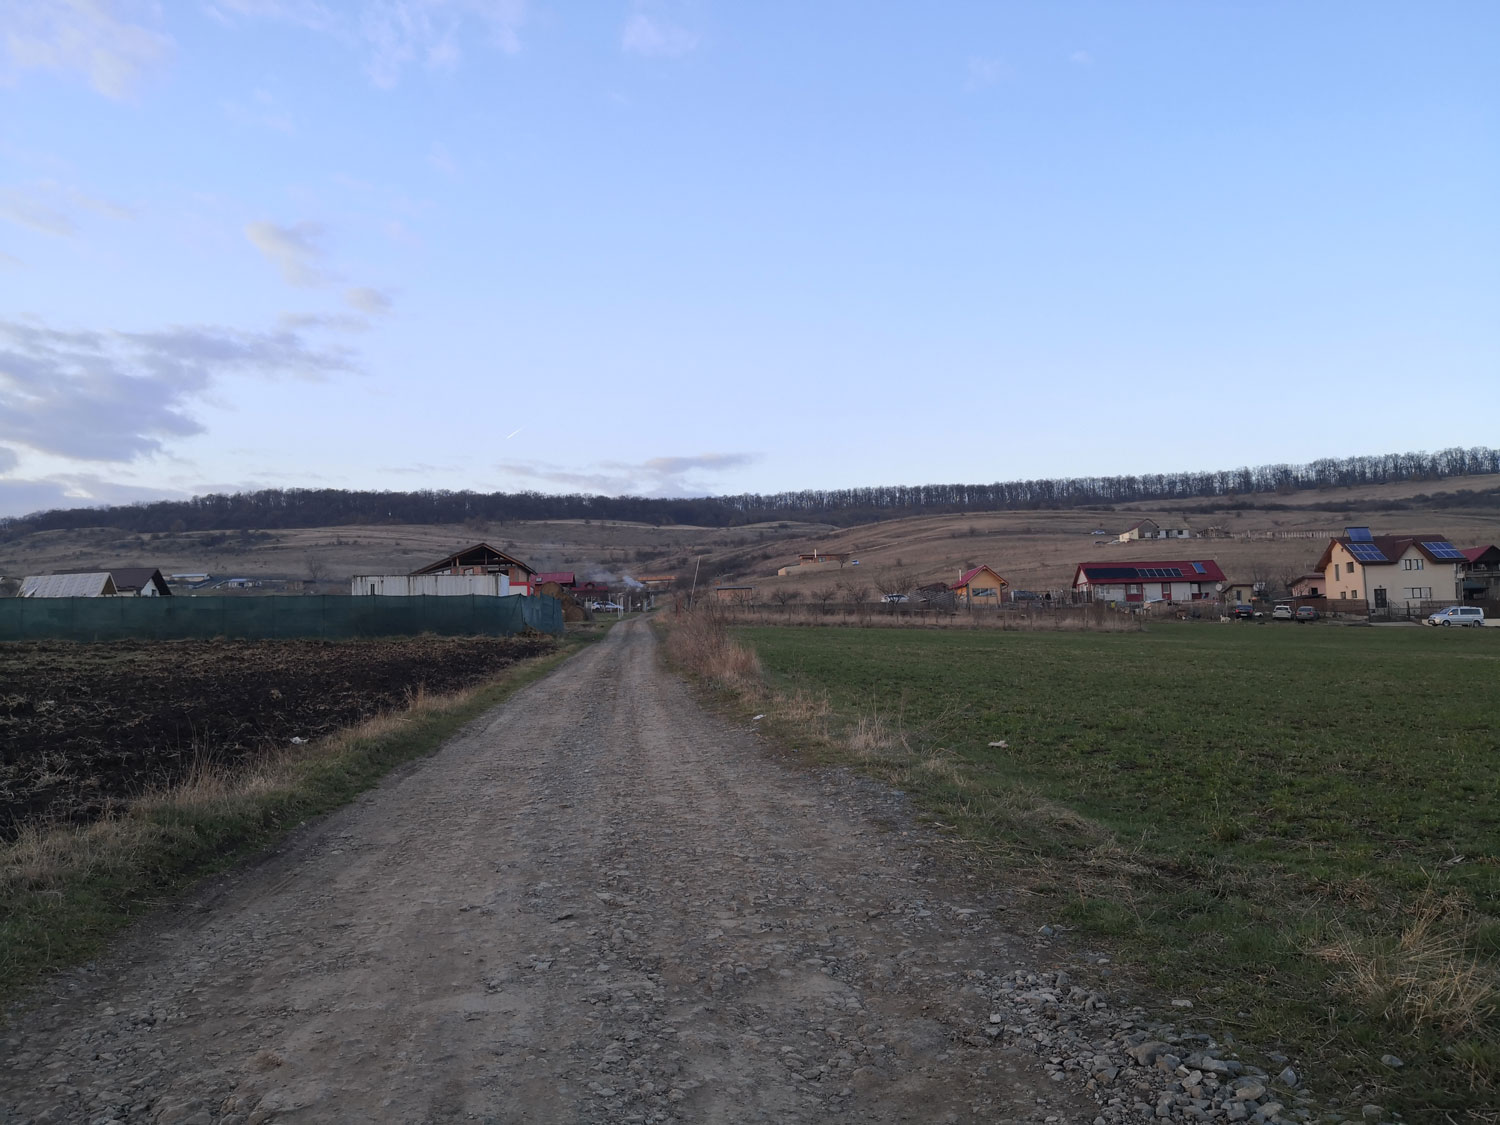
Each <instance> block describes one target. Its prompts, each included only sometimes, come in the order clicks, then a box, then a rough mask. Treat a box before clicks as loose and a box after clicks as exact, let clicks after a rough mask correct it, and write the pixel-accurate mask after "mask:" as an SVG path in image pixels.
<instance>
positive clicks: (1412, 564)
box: [1401, 559, 1425, 570]
mask: <svg viewBox="0 0 1500 1125" xmlns="http://www.w3.org/2000/svg"><path fill="white" fill-rule="evenodd" d="M1401 568H1402V569H1403V570H1423V569H1425V566H1424V560H1422V559H1402V560H1401Z"/></svg>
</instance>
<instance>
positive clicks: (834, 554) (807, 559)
mask: <svg viewBox="0 0 1500 1125" xmlns="http://www.w3.org/2000/svg"><path fill="white" fill-rule="evenodd" d="M848 562H849V552H848V551H808V552H805V553H804V554H800V555H798V556H797V561H796V562H794V563H789V564H788V565H786V566H784V567H782V568H781V569H779V570H778V571H777V572H776V574H777V576H778V577H781V578H785V577H786V576H787V575H788V574H792V573H795V572H811V571H815V570H841V569H843V567H844V564H846V563H848ZM854 565H855V566H858V565H859V563H857V562H856V563H854Z"/></svg>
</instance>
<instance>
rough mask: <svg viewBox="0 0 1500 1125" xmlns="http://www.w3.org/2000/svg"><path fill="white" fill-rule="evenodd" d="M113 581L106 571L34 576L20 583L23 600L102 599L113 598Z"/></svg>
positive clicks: (20, 595) (114, 591)
mask: <svg viewBox="0 0 1500 1125" xmlns="http://www.w3.org/2000/svg"><path fill="white" fill-rule="evenodd" d="M116 592H117V591H116V590H115V582H114V579H113V578H111V577H110V576H109V572H108V571H107V570H99V571H93V572H90V573H88V574H34V575H31V576H29V577H28V578H27V579H26V581H24V582H22V583H21V593H20V594H19V595H18V596H19V597H23V598H104V597H113V596H114V595H115V593H116Z"/></svg>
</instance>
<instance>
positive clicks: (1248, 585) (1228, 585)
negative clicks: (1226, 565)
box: [1219, 582, 1265, 605]
mask: <svg viewBox="0 0 1500 1125" xmlns="http://www.w3.org/2000/svg"><path fill="white" fill-rule="evenodd" d="M1264 589H1265V583H1263V582H1225V583H1224V589H1222V590H1220V591H1219V597H1221V598H1222V599H1223V600H1224V601H1225V602H1227V603H1230V604H1232V605H1248V604H1249V603H1250V602H1253V601H1254V600H1255V599H1256V598H1258V597H1260V595H1261V593H1262V592H1263V591H1264Z"/></svg>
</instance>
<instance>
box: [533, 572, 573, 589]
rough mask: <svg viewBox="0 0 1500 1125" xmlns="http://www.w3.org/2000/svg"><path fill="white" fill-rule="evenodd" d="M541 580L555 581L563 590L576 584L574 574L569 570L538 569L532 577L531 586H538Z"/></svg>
mask: <svg viewBox="0 0 1500 1125" xmlns="http://www.w3.org/2000/svg"><path fill="white" fill-rule="evenodd" d="M543 582H556V583H557V584H558V585H559V586H561V587H562V588H563V589H564V590H571V589H573V587H575V586H576V585H578V583H577V581H576V576H575V575H574V573H573V572H572V571H571V570H539V571H537V573H536V576H535V577H533V578H532V580H531V584H532V585H533V586H540V585H541V584H542V583H543Z"/></svg>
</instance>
